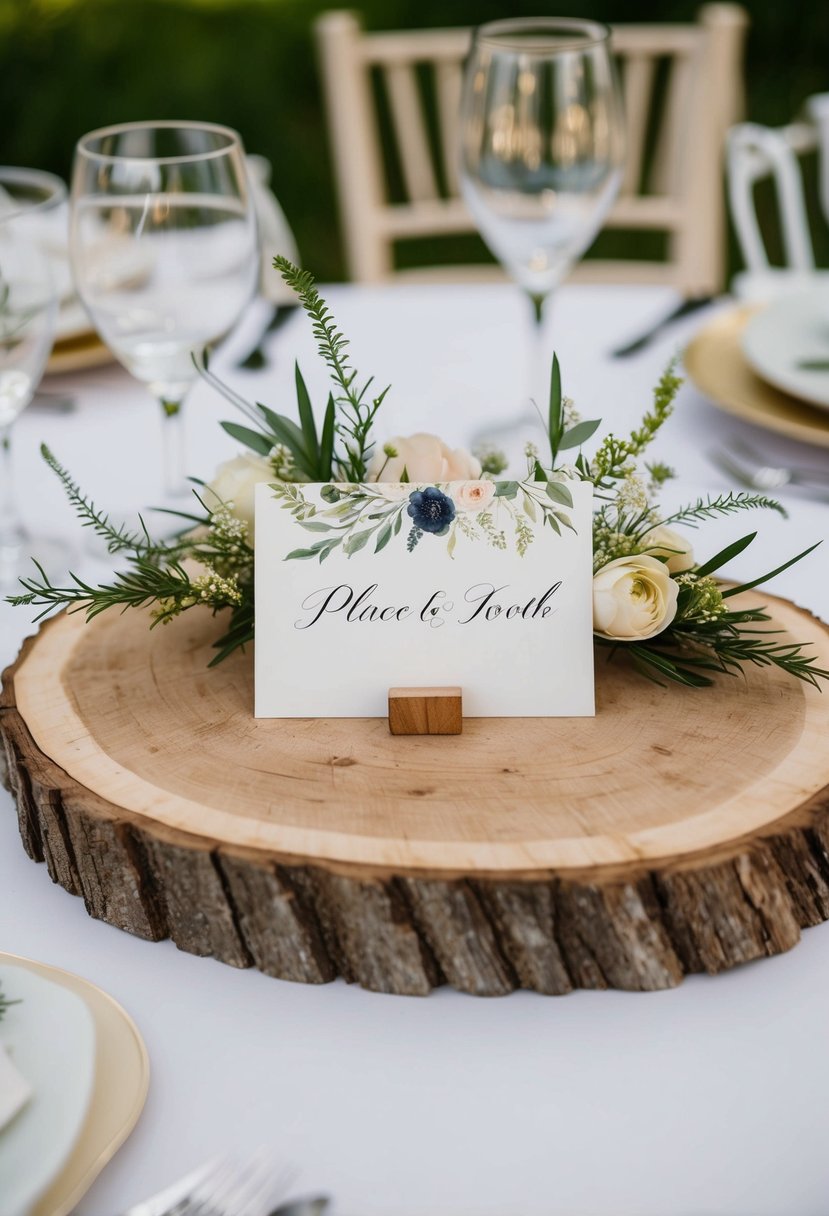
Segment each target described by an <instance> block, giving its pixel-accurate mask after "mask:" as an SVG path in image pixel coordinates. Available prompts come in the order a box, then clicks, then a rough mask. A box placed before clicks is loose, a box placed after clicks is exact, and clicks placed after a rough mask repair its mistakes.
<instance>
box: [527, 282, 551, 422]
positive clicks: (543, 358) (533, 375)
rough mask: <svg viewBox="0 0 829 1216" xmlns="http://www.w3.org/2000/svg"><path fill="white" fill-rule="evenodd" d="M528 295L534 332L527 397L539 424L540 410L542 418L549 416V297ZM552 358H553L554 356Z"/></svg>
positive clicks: (531, 343)
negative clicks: (546, 314) (546, 317)
mask: <svg viewBox="0 0 829 1216" xmlns="http://www.w3.org/2000/svg"><path fill="white" fill-rule="evenodd" d="M528 294H529V298H530V304H531V305H532V318H533V319H532V327H533V332H532V337H531V339H530V358H529V366H528V368H527V377H528V385H527V397H528V399H529V409H530V411H531V413H532V417H533V420H534V421H536V422H537V421H538V411H539V410H540V411H541V416H542V418H545V417H546V415H547V395H548V394H547V380H548V375H549V368H548V366H547V342H546V337H545V332H544V330H545V325H544V305H545V302H546V300H547V296H546V295H535V294H533V293H532V292H530V293H528ZM550 358H552V355H551V356H550ZM533 402H534V403H535V404H533Z"/></svg>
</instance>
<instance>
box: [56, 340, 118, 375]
mask: <svg viewBox="0 0 829 1216" xmlns="http://www.w3.org/2000/svg"><path fill="white" fill-rule="evenodd" d="M114 362H115V360H114V358H113V355H112V352H111V351H110V349H109V347H108V346H105V345H104V343H103V342H102V341H101V339H100V338H99V337H98V335H97V334H96V333H95V331H94V330H91V329H90V330H84V331H83V332H82V333H76V334H72V335H71V336H70V337H65V338H58V340H57V341H56V342H55V345H54V346H53V347H52V353H51V355H50V356H49V362H48V363H47V364H46V375H47V376H61V375H63V374H64V373H66V372H81V371H86V369H87V368H91V367H103V366H104V364H107V363H114Z"/></svg>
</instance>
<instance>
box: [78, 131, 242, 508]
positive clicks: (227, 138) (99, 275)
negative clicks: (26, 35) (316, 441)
mask: <svg viewBox="0 0 829 1216" xmlns="http://www.w3.org/2000/svg"><path fill="white" fill-rule="evenodd" d="M69 251H70V258H71V262H72V270H73V274H74V277H75V284H76V287H77V290H78V294H79V296H80V298H81V300H82V301H83V303H84V305H85V307H86V309H87V312H88V313H89V315H90V318H91V320H92V322H93V324H94V325H95V328H96V329H97V331H98V333H99V334H100V336H101V338H102V339H103V340H104V342H105V343H106V344H107V346H108V347H109V348H110V350H111V351H112V352H113V354H114V355H115V356H116V358H117V359H118V360H119V361H120V362H121V363H123V365H124V366H125V367H126V368H127V370H128V371H130V372H131V373H132V374H133V376H135V377H136V379H138V380H141V381H143V382H144V383H145V384H146V385H147V386H148V388H149V389H150V391H151V392H152V394H153V396H154V397H155V398H156V399H157V400H158V402H159V403H160V405H161V408H162V411H163V417H164V419H165V421H164V423H163V433H164V453H163V455H164V464H163V468H164V489H165V493H166V495H167V496H168V497H169V498H175V497H177V496H180V495H181V494H184V493H186V492H187V488H188V487H187V482H186V476H185V475H186V468H185V455H184V436H183V432H182V406H183V404H184V399H185V397H186V395H187V392H188V389H189V388H190V386H191V384H192V383H193V381H194V379H195V378H196V375H197V374H198V373H197V371H196V368H195V366H194V363H193V355H194V354H196V353H198V352H200V351H202V350H203V349H204V348H205V347H208V346H212V345H213V344H215V343H216V342H219V341H220V340H221V339H222V338H223V337H225V335H226V334H227V333H228V332H229V331H230V330H231V329H232V328H233V326H234V325H235V323H236V321H237V320H238V319H239V316H240V314H241V313H242V310H243V309H244V308H245V306H246V304H247V303H248V302H249V300H250V299H251V296H252V295H253V292H254V288H255V286H256V277H257V271H258V266H259V255H258V244H257V233H256V220H255V218H254V208H253V200H252V195H251V191H250V189H249V183H248V178H247V172H246V168H245V155H244V151H243V148H242V142H241V140H240V138H239V136H238V135H237V133H236V132H235V131H232V130H230V129H229V128H228V127H221V126H216V125H214V124H211V123H199V122H141V123H124V124H121V125H119V126H113V127H105V128H102V129H101V130H98V131H92V132H91V133H90V134H89V135H84V136H83V138H82V139H80V140H79V141H78V145H77V148H76V151H75V163H74V168H73V172H72V189H71V198H70V227H69Z"/></svg>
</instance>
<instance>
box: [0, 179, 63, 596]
mask: <svg viewBox="0 0 829 1216" xmlns="http://www.w3.org/2000/svg"><path fill="white" fill-rule="evenodd" d="M65 201H66V187H65V186H64V184H63V182H62V181H61V180H60V178H59V177H54V176H53V175H52V174H51V173H41V172H39V171H37V170H34V169H15V168H5V167H3V168H0V459H2V468H1V469H0V587H3V588H8V587H11V586H13V585H14V584H15V583H16V582H17V580H18V578H19V577H20V576H21V575H22V574H23V573H24V570H25V568H26V567H27V566H28V562H29V558H30V556H32V555H36V556H37V557H38V558H39V560H41V561H49V560H50V558H51V557H53V556H54V551H55V548H56V544H55V542H54V541H52V542H49V541H45V540H44V539H43V538H42V537H37V538H34V537H32V536H31V535H30V534H29V533H28V531H27V530H26V529H25V528H24V526H23V524H22V522H21V520H20V515H19V512H18V509H17V502H16V499H15V494H14V483H13V480H12V461H11V429H12V424H13V423H14V421H15V419H16V418H17V417H18V416H19V414H20V413H21V412H22V411H23V410H24V409H25V408H26V406H27V405H28V404H29V402H30V401H31V399H32V397H33V396H34V393H35V390H36V389H37V386H38V384H39V383H40V378H41V376H42V375H43V370H44V368H45V366H46V360H47V359H48V357H49V352H50V350H51V348H52V338H53V335H54V329H55V318H56V313H57V298H56V293H55V284H54V279H53V275H52V267H51V265H50V260H49V256H48V252H47V250H48V248H49V246H50V244H52V245H54V244H55V243H56V241H57V240H59V239H60V237H61V236H62V235H63V231H65V224H66V215H65V212H64V214H63V215H62V216H61V211H62V209H63V206H64V203H65Z"/></svg>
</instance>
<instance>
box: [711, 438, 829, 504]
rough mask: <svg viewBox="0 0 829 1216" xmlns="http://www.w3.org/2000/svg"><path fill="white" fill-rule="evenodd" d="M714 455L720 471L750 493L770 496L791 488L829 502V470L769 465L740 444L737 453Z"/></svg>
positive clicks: (722, 452)
mask: <svg viewBox="0 0 829 1216" xmlns="http://www.w3.org/2000/svg"><path fill="white" fill-rule="evenodd" d="M710 456H711V459H712V460H713V462H714V464H716V465H717V467H718V468H720V469H722V470H723V472H725V473H727V474H728V475H729V477H733V478H734V479H735V480H736V481H738V482H739V483H740V484H741V485H743V486H745V487H746V488H748V489H750V490H759V491H760V492H763V493H769V492H773V491H775V490H782V489H784V488H785V487H786V486H791V487H792V488H795V489H800V490H803V491H804V493H807V494H810V495H811V496H812V497H816V498H818V500H820V501H825V502H829V470H828V471H827V472H822V471H821V470H820V469H805V468H798V467H794V466H787V465H774V464H769V463H767V462H766V461H765V460H764V459H763V457H762V456H761V455H759V454H758V453H757V452H755V451H754V450H753V449H752V448H750V447H748V446H747V445H746V444H738V445H736V450H734V449H721V450H719V451H716V452H711V453H710Z"/></svg>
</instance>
